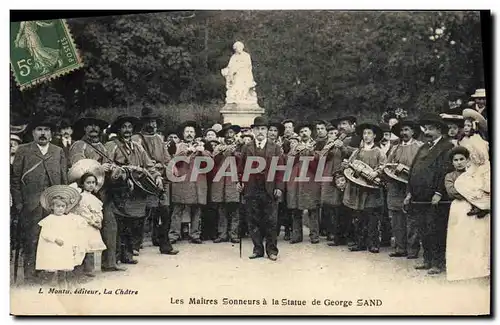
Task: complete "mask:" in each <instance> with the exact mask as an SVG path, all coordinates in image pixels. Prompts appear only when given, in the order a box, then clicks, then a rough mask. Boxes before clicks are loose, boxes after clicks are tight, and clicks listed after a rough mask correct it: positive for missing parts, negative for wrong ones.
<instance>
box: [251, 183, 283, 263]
mask: <svg viewBox="0 0 500 325" xmlns="http://www.w3.org/2000/svg"><path fill="white" fill-rule="evenodd" d="M245 201H246V206H247V222H248V228H249V231H250V237H251V238H252V242H253V253H254V254H256V255H260V256H263V255H264V244H263V242H264V239H265V240H266V248H265V253H267V255H271V254H274V255H278V252H279V251H278V246H277V245H278V240H277V237H278V236H277V233H276V224H277V222H278V220H277V219H278V216H277V214H278V202H276V201H274V200H273V198H272V197H271V196H270V195H269V194H268V193H267V191H266V189H265V188H264V186H262V188H261V189H258V190H257V191H252V194H251V195H249V196H247V197H246V198H245Z"/></svg>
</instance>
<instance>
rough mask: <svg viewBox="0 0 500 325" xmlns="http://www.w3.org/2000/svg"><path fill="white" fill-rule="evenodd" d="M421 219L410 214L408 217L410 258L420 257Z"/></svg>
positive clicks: (407, 247) (414, 214) (407, 232)
mask: <svg viewBox="0 0 500 325" xmlns="http://www.w3.org/2000/svg"><path fill="white" fill-rule="evenodd" d="M420 219H421V216H420V215H418V214H416V213H413V212H410V213H408V214H407V215H406V239H407V243H406V250H407V251H408V256H418V253H419V252H420V241H421V237H422V236H421V233H420Z"/></svg>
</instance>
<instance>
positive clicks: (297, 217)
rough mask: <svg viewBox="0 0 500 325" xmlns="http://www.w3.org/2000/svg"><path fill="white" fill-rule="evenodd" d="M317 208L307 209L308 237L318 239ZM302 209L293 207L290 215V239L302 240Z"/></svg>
mask: <svg viewBox="0 0 500 325" xmlns="http://www.w3.org/2000/svg"><path fill="white" fill-rule="evenodd" d="M318 210H319V209H317V208H316V209H309V210H308V211H309V239H310V240H318V239H319V216H318ZM303 213H304V211H303V210H299V209H294V210H293V215H292V241H302V239H303V227H302V225H303V220H302V214H303Z"/></svg>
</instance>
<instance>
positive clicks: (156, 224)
mask: <svg viewBox="0 0 500 325" xmlns="http://www.w3.org/2000/svg"><path fill="white" fill-rule="evenodd" d="M141 114H142V115H141V122H142V125H141V130H140V131H139V132H138V133H136V134H134V135H133V136H132V141H135V142H137V143H139V144H141V146H142V147H143V148H144V152H145V153H146V154H147V155H148V157H149V158H150V159H151V160H152V162H153V163H154V166H155V170H156V171H157V172H159V173H160V174H161V177H162V178H163V191H162V193H161V194H160V195H159V196H158V195H152V194H151V195H148V199H147V201H148V202H147V206H146V212H145V213H146V217H147V218H150V220H151V224H152V231H151V233H152V236H151V237H152V241H153V244H157V245H158V246H160V253H161V254H167V255H175V254H177V253H178V252H179V251H177V250H174V249H173V247H172V244H170V240H169V239H168V233H169V231H170V192H171V191H170V190H171V187H170V186H171V184H170V182H169V181H168V178H167V173H166V171H167V164H168V162H169V161H170V159H169V156H170V155H169V153H168V151H169V148H168V147H167V146H165V144H164V142H163V140H162V138H161V136H160V135H159V134H158V132H157V130H158V123H159V122H161V118H160V117H159V116H158V115H155V114H154V113H153V109H152V107H150V106H149V105H146V106H144V107H143V109H142V112H141ZM170 146H172V147H175V143H172V142H171V143H170ZM143 237H144V227H142V231H141V235H140V237H139V238H138V240H136V241H135V242H134V255H139V250H140V248H141V244H142V239H143Z"/></svg>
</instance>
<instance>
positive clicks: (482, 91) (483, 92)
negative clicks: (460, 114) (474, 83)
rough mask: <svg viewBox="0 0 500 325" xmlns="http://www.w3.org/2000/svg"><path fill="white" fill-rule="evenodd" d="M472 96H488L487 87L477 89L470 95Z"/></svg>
mask: <svg viewBox="0 0 500 325" xmlns="http://www.w3.org/2000/svg"><path fill="white" fill-rule="evenodd" d="M470 97H472V98H486V89H484V88H480V89H476V92H475V93H473V94H472V95H470Z"/></svg>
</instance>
